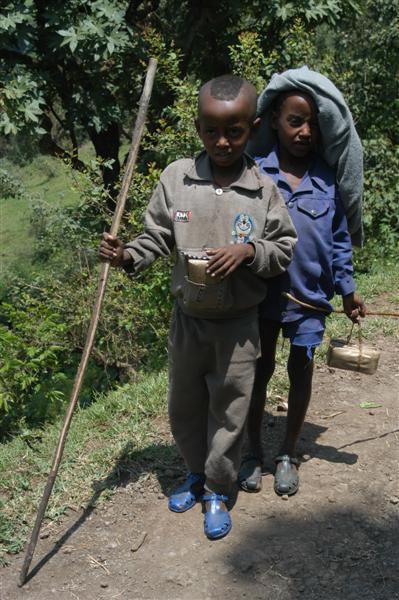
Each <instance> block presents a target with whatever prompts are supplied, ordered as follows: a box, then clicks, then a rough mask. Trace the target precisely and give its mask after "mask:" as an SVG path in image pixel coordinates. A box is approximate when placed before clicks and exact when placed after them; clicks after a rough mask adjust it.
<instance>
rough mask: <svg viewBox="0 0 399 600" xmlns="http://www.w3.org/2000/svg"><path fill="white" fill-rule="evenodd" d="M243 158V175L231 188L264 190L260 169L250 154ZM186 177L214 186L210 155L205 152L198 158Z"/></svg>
mask: <svg viewBox="0 0 399 600" xmlns="http://www.w3.org/2000/svg"><path fill="white" fill-rule="evenodd" d="M243 158H244V164H243V167H242V170H241V173H240V175H239V176H238V178H237V179H236V181H234V182H233V183H232V184H231V185H230V187H231V188H241V189H243V190H249V191H251V192H257V191H258V190H260V189H261V188H263V183H262V180H261V177H260V174H259V169H258V168H257V166H256V163H255V162H254V161H253V160H252V158H251V157H250V156H249V155H248V154H244V155H243ZM186 175H187V177H189V178H190V179H192V180H193V181H206V182H209V183H212V184H213V183H214V181H213V173H212V166H211V161H210V158H209V155H208V153H207V152H206V151H205V150H203V151H202V152H201V153H200V154H198V156H196V158H195V159H194V162H193V164H192V166H191V167H190V168H189V169H188V170H187V171H186Z"/></svg>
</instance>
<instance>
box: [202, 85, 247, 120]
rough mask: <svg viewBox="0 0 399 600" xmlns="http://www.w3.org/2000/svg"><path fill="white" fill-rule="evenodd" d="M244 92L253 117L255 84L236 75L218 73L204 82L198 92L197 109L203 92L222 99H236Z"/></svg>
mask: <svg viewBox="0 0 399 600" xmlns="http://www.w3.org/2000/svg"><path fill="white" fill-rule="evenodd" d="M243 93H245V95H246V98H247V100H248V103H249V106H250V110H251V112H252V113H253V114H252V115H251V119H254V118H255V114H256V100H257V93H256V88H255V86H254V85H253V84H252V83H251V82H250V81H247V80H246V79H243V78H242V77H239V76H238V75H231V74H229V75H220V76H219V77H215V78H214V79H211V80H210V81H207V82H206V83H204V85H203V86H202V87H201V89H200V91H199V94H198V111H199V112H200V111H201V99H202V97H203V95H204V94H209V95H210V96H211V97H212V98H215V99H216V100H222V101H231V100H236V99H237V98H238V96H239V95H240V94H243Z"/></svg>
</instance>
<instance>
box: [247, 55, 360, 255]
mask: <svg viewBox="0 0 399 600" xmlns="http://www.w3.org/2000/svg"><path fill="white" fill-rule="evenodd" d="M298 89H299V90H302V91H303V92H306V93H308V94H309V95H310V96H312V98H313V99H314V101H315V103H316V105H317V108H318V121H319V126H320V131H321V135H322V139H323V147H322V149H321V154H322V156H323V158H324V159H325V161H326V162H327V164H328V165H329V166H330V167H332V168H333V169H334V170H335V172H336V178H337V184H338V188H339V193H340V196H341V200H342V204H343V206H344V210H345V214H346V217H347V219H348V229H349V233H350V234H351V237H352V243H353V244H355V245H356V246H361V245H362V243H363V228H362V196H363V149H362V144H361V142H360V139H359V136H358V134H357V132H356V129H355V125H354V123H353V118H352V115H351V112H350V110H349V108H348V106H347V104H346V102H345V100H344V97H343V96H342V94H341V92H340V91H339V90H338V89H337V88H336V87H335V85H334V84H333V83H332V81H330V80H329V79H328V78H327V77H325V76H324V75H321V74H320V73H317V72H316V71H311V70H310V69H308V67H306V66H304V67H301V68H300V69H288V70H287V71H284V73H281V74H275V75H273V77H272V78H271V80H270V82H269V84H268V85H267V86H266V88H265V89H264V90H263V92H262V93H261V95H260V96H259V99H258V115H259V116H261V117H262V123H261V127H260V129H259V131H258V133H257V135H256V136H255V137H254V138H253V139H252V140H251V142H250V143H249V146H248V152H249V153H250V154H251V156H262V157H263V156H266V155H267V154H268V153H269V152H270V150H271V148H272V146H273V144H274V143H275V136H274V132H273V130H272V128H271V124H270V114H271V111H270V108H271V104H272V103H273V100H274V99H275V98H276V97H277V96H278V95H279V94H281V93H282V92H287V91H291V90H298Z"/></svg>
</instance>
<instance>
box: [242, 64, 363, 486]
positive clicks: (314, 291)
mask: <svg viewBox="0 0 399 600" xmlns="http://www.w3.org/2000/svg"><path fill="white" fill-rule="evenodd" d="M258 115H259V116H260V117H261V119H262V123H261V126H260V128H259V132H258V134H257V135H256V138H255V139H254V140H253V141H252V142H251V143H250V152H251V154H252V155H253V156H256V157H258V158H256V160H257V162H258V164H259V167H260V169H261V171H262V172H263V173H265V174H267V175H269V176H270V177H271V178H272V179H273V181H274V182H275V183H276V185H277V187H278V189H279V191H280V192H281V193H282V195H283V196H284V199H285V203H286V206H287V207H288V210H289V213H290V215H291V218H292V221H293V223H294V225H295V228H296V230H297V234H298V243H297V245H296V247H295V250H294V258H293V261H292V263H291V264H290V266H289V268H288V270H287V272H286V273H284V274H282V275H280V276H278V277H276V278H275V279H273V280H270V281H269V282H268V293H267V297H266V299H265V300H264V302H263V303H262V304H261V305H260V323H259V325H260V334H261V347H262V356H261V358H260V359H259V360H258V363H257V370H256V379H255V384H254V389H253V394H252V399H251V407H250V411H249V415H248V437H249V444H250V454H249V455H248V456H247V457H245V459H244V461H243V464H242V466H241V470H240V475H239V482H240V486H241V487H242V488H243V489H244V490H246V491H248V492H256V491H259V490H260V489H261V487H262V462H263V452H262V442H261V431H262V417H263V412H264V407H265V401H266V389H267V385H268V382H269V381H270V379H271V377H272V375H273V372H274V368H275V354H276V344H277V338H278V335H279V332H280V330H282V333H283V336H284V337H285V338H289V339H290V342H291V345H290V353H289V358H288V364H287V370H288V375H289V381H290V389H289V395H288V414H287V423H286V434H285V438H284V440H283V443H282V445H281V447H280V450H279V452H278V456H277V457H276V458H275V463H276V471H275V479H274V489H275V491H276V493H277V494H281V495H291V494H294V493H295V492H296V491H297V489H298V486H299V478H298V469H297V466H298V459H297V457H296V445H297V441H298V438H299V435H300V432H301V429H302V426H303V422H304V419H305V415H306V411H307V408H308V405H309V401H310V397H311V390H312V376H313V356H314V352H315V349H316V348H317V346H319V345H320V343H321V341H322V338H323V334H324V329H325V317H326V312H327V314H328V311H332V307H331V305H330V303H329V300H330V299H331V298H332V297H333V295H334V293H337V294H340V295H341V296H342V301H343V307H344V311H345V313H346V314H347V316H348V317H349V318H350V319H351V320H352V321H357V320H358V318H359V316H361V317H364V316H365V306H364V303H363V301H362V299H361V298H360V297H359V296H358V295H357V294H356V293H355V283H354V280H353V268H352V242H351V235H352V239H353V241H354V243H357V244H361V241H362V225H361V198H362V183H363V172H362V147H361V143H360V140H359V138H358V135H357V133H356V131H355V127H354V124H353V120H352V116H351V113H350V111H349V109H348V107H347V105H346V103H345V101H344V99H343V97H342V95H341V93H340V92H339V91H338V90H337V88H336V87H335V86H334V85H333V84H332V82H331V81H330V80H329V79H327V78H326V77H324V76H323V75H320V74H319V73H316V72H314V71H311V70H309V69H308V68H307V67H302V68H301V69H292V70H289V71H286V72H284V73H282V74H281V75H275V76H274V77H273V78H272V80H271V82H270V83H269V85H268V86H267V87H266V89H265V90H264V92H263V93H262V94H261V96H260V97H259V100H258ZM284 293H289V294H290V295H291V296H293V297H295V298H296V299H297V300H299V301H302V302H305V303H307V304H310V305H312V306H316V307H320V309H322V310H323V309H324V310H325V311H326V312H321V311H320V312H318V311H317V310H311V309H308V308H304V307H302V306H301V305H299V304H297V303H295V302H294V301H292V300H290V299H287V297H286V296H284ZM326 309H327V310H326Z"/></svg>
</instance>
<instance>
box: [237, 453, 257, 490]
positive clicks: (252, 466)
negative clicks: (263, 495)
mask: <svg viewBox="0 0 399 600" xmlns="http://www.w3.org/2000/svg"><path fill="white" fill-rule="evenodd" d="M238 484H239V486H240V488H241V489H243V490H244V491H245V492H260V491H261V489H262V461H261V460H260V459H259V458H258V457H257V456H255V455H250V456H245V457H244V458H243V461H242V463H241V468H240V472H239V474H238Z"/></svg>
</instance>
